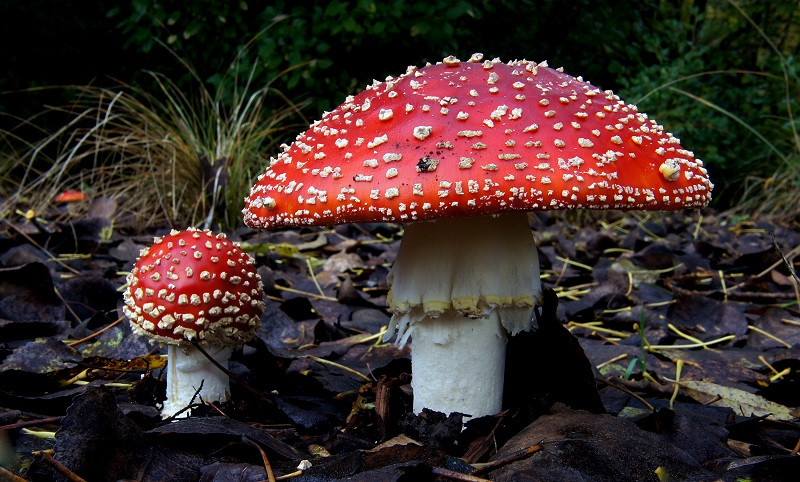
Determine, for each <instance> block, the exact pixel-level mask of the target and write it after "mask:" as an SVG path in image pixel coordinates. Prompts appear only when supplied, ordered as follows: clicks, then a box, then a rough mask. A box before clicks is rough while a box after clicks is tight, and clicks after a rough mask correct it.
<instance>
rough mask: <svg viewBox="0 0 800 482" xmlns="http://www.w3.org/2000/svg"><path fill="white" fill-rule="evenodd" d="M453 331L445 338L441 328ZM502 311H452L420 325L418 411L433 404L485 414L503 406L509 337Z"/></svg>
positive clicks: (415, 346) (414, 365)
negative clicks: (476, 314) (472, 315)
mask: <svg viewBox="0 0 800 482" xmlns="http://www.w3.org/2000/svg"><path fill="white" fill-rule="evenodd" d="M443 330H446V331H447V332H449V334H450V336H449V337H447V338H449V339H448V341H447V342H445V343H440V341H441V340H442V338H441V336H440V335H441V332H442V331H443ZM504 331H505V330H503V328H502V327H501V326H500V320H499V319H498V315H497V312H496V311H492V312H491V313H490V314H489V316H488V317H487V318H480V319H477V320H473V319H469V318H466V317H464V316H462V315H460V314H458V313H456V312H453V311H449V312H447V313H445V314H443V315H442V316H441V317H439V318H436V319H433V318H427V319H424V320H422V321H420V322H418V323H417V324H416V325H415V329H414V336H413V338H412V341H411V353H412V358H411V371H412V373H413V378H412V379H411V387H412V388H413V389H414V413H417V414H418V413H420V412H422V409H423V408H431V409H434V410H437V411H439V412H443V413H445V414H450V413H452V412H459V413H463V414H465V415H469V416H475V417H480V416H483V415H488V414H493V413H497V412H499V411H500V410H501V409H502V406H501V404H502V397H503V375H504V373H505V358H506V357H505V353H506V337H505V333H504Z"/></svg>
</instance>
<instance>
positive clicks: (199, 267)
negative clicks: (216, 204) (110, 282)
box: [123, 228, 264, 418]
mask: <svg viewBox="0 0 800 482" xmlns="http://www.w3.org/2000/svg"><path fill="white" fill-rule="evenodd" d="M254 264H255V261H254V260H253V258H252V256H250V255H249V254H247V253H245V252H244V251H242V250H241V249H240V248H239V247H238V245H237V244H236V243H233V242H231V241H230V240H229V239H227V238H226V236H225V235H224V234H213V233H211V232H210V231H208V230H205V231H200V230H198V229H194V228H189V229H187V230H185V231H181V232H178V231H175V230H173V231H172V232H171V233H170V234H169V235H168V236H164V237H163V238H155V242H154V244H153V245H152V246H151V247H149V248H145V249H143V250H142V251H141V253H140V254H139V259H138V260H137V261H136V263H135V264H134V266H133V269H132V270H131V273H130V274H129V275H128V286H127V288H126V290H125V293H124V295H123V298H124V300H125V306H124V307H123V311H124V312H125V315H127V317H128V318H129V319H130V323H131V329H132V330H133V332H134V333H136V334H138V335H141V336H144V337H147V338H149V339H150V340H151V341H154V342H157V343H160V344H165V345H167V347H168V358H167V360H168V361H167V399H166V401H165V402H164V406H163V408H162V411H161V414H162V416H163V417H164V418H167V417H170V416H173V415H175V414H176V413H178V412H180V411H181V410H183V409H184V408H186V407H187V406H189V405H190V404H191V402H192V400H193V399H195V397H199V399H201V400H203V401H206V402H217V401H223V400H225V399H226V398H227V395H228V390H229V381H228V375H227V374H226V373H225V372H223V371H222V370H220V369H219V368H218V367H216V366H214V363H213V362H211V361H210V360H209V359H208V358H206V356H205V355H204V354H203V353H202V351H200V350H198V349H197V348H196V347H195V346H194V344H193V343H198V344H199V345H200V346H201V347H202V348H203V350H204V351H205V352H206V353H207V354H208V355H209V356H211V357H212V358H213V359H214V360H215V361H216V362H217V363H218V364H219V365H221V366H223V367H226V368H227V364H228V359H229V357H230V355H231V352H232V351H233V348H234V347H236V346H240V345H242V344H243V343H244V342H246V341H247V340H248V339H250V338H251V337H252V336H253V334H254V333H255V331H256V330H257V329H258V326H259V317H260V316H261V313H263V311H264V301H263V296H264V289H263V285H262V283H261V278H260V276H259V275H258V273H257V272H256V269H255V266H254ZM188 414H189V412H188V411H186V412H182V413H181V415H184V416H186V415H188Z"/></svg>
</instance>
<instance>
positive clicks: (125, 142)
mask: <svg viewBox="0 0 800 482" xmlns="http://www.w3.org/2000/svg"><path fill="white" fill-rule="evenodd" d="M182 63H183V65H184V66H185V67H186V71H187V73H188V75H189V80H188V81H185V80H184V81H182V82H181V85H184V86H188V87H182V88H181V87H179V86H178V83H177V82H176V81H173V80H172V79H170V78H167V77H166V76H165V75H162V74H159V73H157V72H146V80H147V81H148V84H149V87H143V86H141V85H130V84H121V85H119V86H118V87H116V88H106V87H95V86H80V87H74V90H75V92H76V100H75V101H74V103H72V104H71V105H69V106H64V107H59V108H52V109H51V110H52V111H53V112H51V114H52V113H55V114H59V115H62V116H66V118H67V121H66V122H65V123H64V124H63V125H61V127H60V128H58V129H55V130H54V131H53V132H52V133H51V134H49V135H48V136H46V137H45V138H44V139H42V140H41V141H39V142H37V143H35V144H33V145H31V146H30V148H28V149H27V151H26V152H25V154H24V155H23V156H22V157H21V159H20V161H19V162H18V165H17V166H16V171H17V176H18V177H19V179H20V181H19V185H18V187H17V190H16V193H15V194H16V196H13V197H12V198H10V199H9V200H7V202H10V201H11V200H12V199H16V200H17V202H18V201H19V200H28V199H29V200H31V201H30V202H31V207H32V208H34V209H35V210H37V211H41V210H43V209H45V208H46V207H47V206H48V205H51V204H52V202H53V200H54V198H55V196H56V195H57V194H58V193H59V192H62V191H63V190H66V189H79V190H81V191H83V192H86V193H87V194H89V196H90V197H93V196H101V195H102V196H106V197H110V198H112V199H115V200H116V201H117V205H118V214H117V215H118V216H119V217H121V218H124V220H125V221H124V222H125V224H130V225H135V226H142V225H160V224H166V225H170V226H178V227H184V226H186V225H195V226H204V227H211V226H216V227H220V228H225V229H231V228H235V227H237V226H238V225H239V224H240V221H239V213H240V210H241V208H242V205H243V198H244V196H245V195H246V194H247V193H248V192H249V188H250V186H251V185H252V183H253V180H254V178H255V177H256V176H257V175H258V174H259V173H260V172H261V171H263V169H265V167H266V166H267V163H268V160H267V159H268V157H267V155H268V154H269V152H270V151H274V150H276V149H275V145H274V144H275V143H276V139H277V138H278V135H279V132H280V129H281V126H282V125H284V124H285V121H286V120H287V119H288V118H290V117H291V116H293V115H296V114H298V112H299V110H298V106H296V105H294V104H292V103H291V102H290V101H289V100H288V99H285V98H283V97H282V96H281V94H280V93H279V92H277V91H275V90H274V89H272V88H271V87H270V83H269V82H266V83H263V84H259V85H256V84H257V82H256V79H255V78H254V75H253V72H254V70H255V69H251V70H250V72H249V75H247V77H246V78H241V77H238V76H237V75H236V74H235V73H234V74H231V75H230V76H227V75H226V76H223V78H222V80H221V81H219V82H218V83H216V84H215V85H216V87H208V86H207V84H206V83H204V82H203V81H202V80H201V79H200V77H199V76H198V74H197V73H196V72H195V71H194V70H193V69H192V68H191V67H190V66H189V65H188V64H186V63H185V62H183V61H182ZM237 69H238V66H237V68H236V69H234V68H231V70H230V71H229V73H231V72H237V71H238V70H237ZM275 105H280V106H281V107H279V108H277V109H276V108H275V107H274V106H275ZM20 162H21V164H22V165H20V164H19V163H20ZM0 174H2V173H0ZM3 212H8V208H5V209H3Z"/></svg>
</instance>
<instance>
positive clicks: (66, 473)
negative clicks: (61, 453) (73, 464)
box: [36, 450, 86, 482]
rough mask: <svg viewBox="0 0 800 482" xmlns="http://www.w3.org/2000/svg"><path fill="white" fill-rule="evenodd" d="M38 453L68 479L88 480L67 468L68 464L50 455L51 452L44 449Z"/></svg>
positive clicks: (76, 480) (72, 480) (80, 481)
mask: <svg viewBox="0 0 800 482" xmlns="http://www.w3.org/2000/svg"><path fill="white" fill-rule="evenodd" d="M36 455H37V456H38V457H41V458H42V460H44V461H45V462H47V463H48V464H49V465H50V466H51V467H53V468H54V469H56V470H57V471H58V473H60V474H61V475H63V476H64V477H66V478H67V480H69V481H70V482H86V479H84V478H82V477H80V476H79V475H78V474H76V473H75V472H73V471H71V470H70V469H69V468H67V466H66V465H64V464H62V463H61V462H59V461H58V460H56V459H54V458H53V456H52V455H50V453H49V452H47V451H44V450H43V451H41V452H37V453H36Z"/></svg>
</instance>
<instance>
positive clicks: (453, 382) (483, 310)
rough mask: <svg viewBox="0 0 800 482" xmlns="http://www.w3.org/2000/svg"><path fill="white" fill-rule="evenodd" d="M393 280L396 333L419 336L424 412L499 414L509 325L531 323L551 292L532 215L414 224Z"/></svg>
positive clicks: (416, 351)
mask: <svg viewBox="0 0 800 482" xmlns="http://www.w3.org/2000/svg"><path fill="white" fill-rule="evenodd" d="M389 282H390V284H391V291H390V293H389V306H390V308H391V309H392V310H393V312H394V315H393V317H392V324H391V327H390V328H391V329H390V330H389V336H391V333H393V332H394V330H396V331H397V339H398V341H397V342H398V344H401V345H402V344H405V342H406V341H407V340H408V338H409V337H411V338H412V340H413V341H412V343H411V348H412V354H411V357H412V358H411V369H412V372H413V381H412V387H413V389H414V412H415V413H420V412H421V411H422V409H423V408H430V409H432V410H436V411H439V412H443V413H446V414H449V413H452V412H461V413H464V414H468V415H471V416H473V417H480V416H484V415H490V414H493V413H497V412H499V411H500V409H501V404H502V399H503V374H504V370H505V348H506V336H507V333H511V334H514V333H517V332H519V331H524V330H528V329H530V328H531V323H532V321H533V308H534V306H535V305H536V304H537V300H538V299H539V298H540V295H541V282H540V280H539V260H538V257H537V253H536V247H535V245H534V241H533V235H532V233H531V230H530V225H529V224H528V218H527V215H525V214H524V213H516V214H505V215H500V216H480V217H473V218H449V219H441V220H437V221H428V222H420V223H414V224H410V225H408V226H407V227H406V231H405V234H404V236H403V241H402V243H401V246H400V250H399V251H398V253H397V258H396V260H395V263H394V266H393V267H392V272H391V273H390V275H389Z"/></svg>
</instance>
